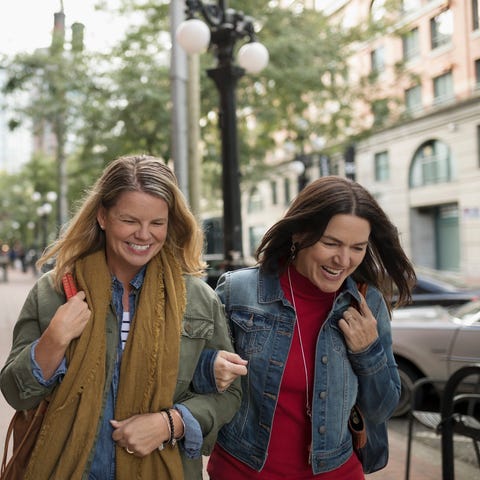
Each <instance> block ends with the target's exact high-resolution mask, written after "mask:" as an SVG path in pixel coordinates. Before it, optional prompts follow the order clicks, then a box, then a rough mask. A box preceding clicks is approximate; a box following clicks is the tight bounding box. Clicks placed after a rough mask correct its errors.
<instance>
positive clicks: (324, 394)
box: [318, 391, 327, 400]
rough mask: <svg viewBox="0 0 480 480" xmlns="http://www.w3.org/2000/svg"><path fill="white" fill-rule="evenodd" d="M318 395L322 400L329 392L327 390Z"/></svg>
mask: <svg viewBox="0 0 480 480" xmlns="http://www.w3.org/2000/svg"><path fill="white" fill-rule="evenodd" d="M318 396H319V397H320V399H321V400H324V399H325V398H326V397H327V392H325V391H323V392H320V394H319V395H318Z"/></svg>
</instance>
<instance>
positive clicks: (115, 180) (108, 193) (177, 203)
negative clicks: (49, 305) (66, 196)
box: [37, 155, 206, 290]
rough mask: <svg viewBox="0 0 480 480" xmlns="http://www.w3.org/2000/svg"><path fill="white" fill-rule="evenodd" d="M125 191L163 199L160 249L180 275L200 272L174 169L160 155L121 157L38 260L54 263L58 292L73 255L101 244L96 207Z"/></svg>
mask: <svg viewBox="0 0 480 480" xmlns="http://www.w3.org/2000/svg"><path fill="white" fill-rule="evenodd" d="M124 192H144V193H148V194H149V195H153V196H155V197H159V198H162V199H163V200H165V201H166V202H167V205H168V234H167V239H166V242H165V247H168V248H169V249H170V251H171V252H172V254H173V255H174V256H175V257H176V258H177V259H178V260H179V262H180V265H181V266H182V270H183V273H187V274H192V275H195V276H201V275H203V274H204V271H205V267H206V264H205V263H204V262H203V260H202V250H203V242H204V236H203V231H202V229H201V227H200V225H199V224H198V222H197V220H196V218H195V216H194V215H193V213H192V212H191V211H190V209H189V207H188V205H187V202H186V200H185V197H184V196H183V194H182V192H181V190H180V189H179V187H178V183H177V179H176V177H175V175H174V173H173V172H172V170H171V169H170V168H169V167H168V166H167V165H165V164H164V163H163V162H162V160H160V159H159V158H156V157H153V156H147V155H133V156H124V157H120V158H118V159H116V160H114V161H113V162H111V163H110V164H108V165H107V167H106V168H105V170H104V171H103V173H102V175H101V177H100V178H99V179H98V180H97V181H96V182H95V184H94V185H93V187H92V188H91V190H90V191H89V192H88V193H87V194H86V196H85V198H84V199H83V201H82V203H81V205H80V207H79V209H78V211H77V212H76V214H75V215H74V217H73V218H72V220H71V221H70V222H69V224H68V226H67V228H66V229H65V230H64V232H63V233H62V234H61V235H60V236H59V238H58V240H57V241H55V242H54V243H53V244H52V245H51V246H50V247H49V248H48V249H47V250H46V251H45V252H44V254H43V255H42V257H41V258H40V259H39V261H38V262H37V265H38V266H39V267H41V266H42V265H44V264H45V263H47V262H48V261H52V260H54V261H55V269H54V272H53V278H54V282H55V286H56V288H57V289H58V290H60V289H61V281H62V277H63V275H64V274H65V273H66V272H70V271H73V268H74V264H75V262H76V261H77V260H78V259H80V258H83V257H85V256H87V255H89V254H91V253H93V252H96V251H98V250H101V249H103V248H105V233H104V232H103V230H102V229H101V228H100V225H99V224H98V222H97V212H98V209H99V208H100V207H104V208H106V209H109V208H111V207H112V206H113V205H115V203H116V202H117V200H118V198H119V196H120V195H121V194H122V193H124Z"/></svg>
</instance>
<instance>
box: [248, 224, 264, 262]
mask: <svg viewBox="0 0 480 480" xmlns="http://www.w3.org/2000/svg"><path fill="white" fill-rule="evenodd" d="M264 233H265V228H264V227H249V229H248V243H249V246H250V254H251V255H252V256H253V255H255V252H256V251H257V248H258V246H259V245H260V242H261V241H262V237H263V235H264Z"/></svg>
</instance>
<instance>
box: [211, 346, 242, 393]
mask: <svg viewBox="0 0 480 480" xmlns="http://www.w3.org/2000/svg"><path fill="white" fill-rule="evenodd" d="M247 364H248V361H247V360H244V359H243V358H242V357H240V355H238V354H236V353H233V352H227V351H226V350H219V351H218V354H217V356H216V358H215V361H214V364H213V369H214V374H215V383H216V384H217V390H218V391H219V392H224V391H225V390H227V388H228V387H229V386H230V385H231V384H232V382H233V381H234V380H235V379H236V378H237V377H239V376H240V375H246V374H247Z"/></svg>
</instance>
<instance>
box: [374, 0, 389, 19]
mask: <svg viewBox="0 0 480 480" xmlns="http://www.w3.org/2000/svg"><path fill="white" fill-rule="evenodd" d="M385 4H386V0H373V1H372V3H371V5H370V16H371V17H372V20H373V21H374V22H379V21H380V20H383V19H384V18H385V15H386V13H387V8H386V5H385Z"/></svg>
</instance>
